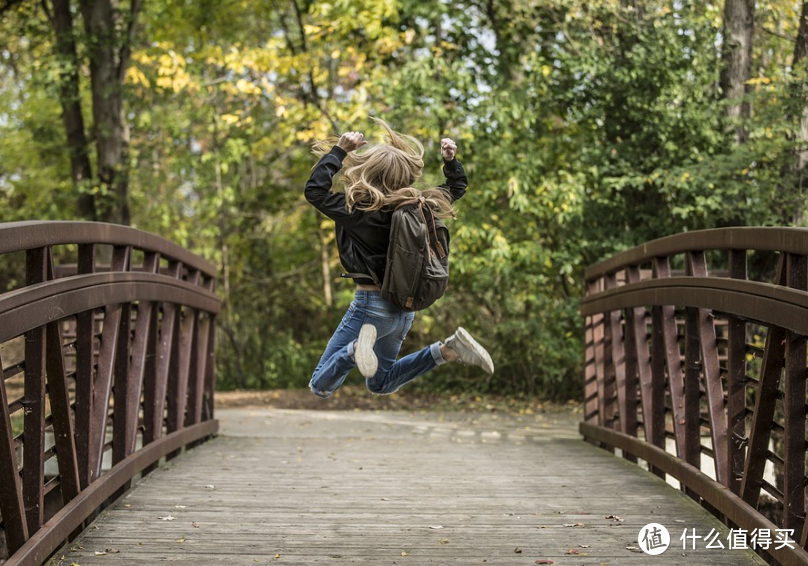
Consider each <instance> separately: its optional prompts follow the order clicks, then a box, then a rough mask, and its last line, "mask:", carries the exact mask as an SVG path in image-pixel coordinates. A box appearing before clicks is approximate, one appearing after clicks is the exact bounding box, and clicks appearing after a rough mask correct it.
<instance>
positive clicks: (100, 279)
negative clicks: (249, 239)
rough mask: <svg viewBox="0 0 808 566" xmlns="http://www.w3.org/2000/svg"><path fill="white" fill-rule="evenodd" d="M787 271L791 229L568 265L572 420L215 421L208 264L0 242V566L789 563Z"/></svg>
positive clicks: (100, 230) (793, 294)
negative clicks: (577, 356)
mask: <svg viewBox="0 0 808 566" xmlns="http://www.w3.org/2000/svg"><path fill="white" fill-rule="evenodd" d="M807 257H808V230H798V229H783V228H729V229H721V230H709V231H703V232H692V233H687V234H681V235H677V236H671V237H669V238H664V239H661V240H657V241H654V242H650V243H648V244H645V245H643V246H641V247H638V248H635V249H632V250H629V251H627V252H624V253H622V254H619V255H617V256H615V257H613V258H610V259H608V260H606V261H604V262H602V263H600V264H598V265H595V266H592V267H591V268H589V269H588V270H587V273H586V278H587V288H588V293H587V297H586V298H585V299H584V301H583V303H582V314H583V315H584V316H585V318H586V351H585V352H584V353H582V354H584V355H585V359H586V375H585V376H584V378H585V392H584V393H585V415H584V419H583V422H582V423H578V422H576V421H575V420H574V419H571V418H570V417H569V416H567V415H564V414H561V415H538V416H530V417H528V416H522V417H505V416H499V415H463V414H454V415H451V414H450V415H440V414H409V413H353V412H351V413H346V412H320V411H318V412H306V411H279V410H267V409H256V410H252V411H219V412H217V418H216V419H214V414H213V385H214V373H213V368H214V357H213V355H214V330H215V317H216V313H217V312H218V309H219V301H218V299H217V298H216V296H215V294H214V288H213V285H214V279H215V271H214V269H213V267H212V266H211V265H209V264H207V263H206V262H204V261H203V260H201V259H199V258H198V257H196V256H193V255H192V254H190V253H188V252H187V251H185V250H183V249H182V248H180V247H178V246H176V245H174V244H171V243H170V242H167V241H165V240H162V239H160V238H158V237H156V236H153V235H151V234H147V233H144V232H140V231H138V230H134V229H131V228H126V227H121V226H112V225H104V224H93V223H76V222H51V223H43V222H29V223H13V224H5V225H0V259H2V260H3V262H2V264H0V267H2V273H3V274H4V275H5V276H6V277H10V276H11V275H12V274H16V275H17V276H18V277H19V283H18V284H17V285H16V286H14V285H9V283H10V281H9V280H6V281H4V285H7V286H10V287H13V288H11V289H9V290H8V291H7V292H5V293H3V294H0V358H1V359H0V369H2V374H0V375H1V376H2V377H0V409H2V416H1V418H0V519H1V520H2V522H0V528H2V534H3V538H4V547H5V549H4V551H5V557H6V562H5V566H12V565H13V566H17V565H31V566H33V565H39V564H44V563H47V562H49V561H50V562H52V563H55V564H65V565H73V564H79V565H81V566H88V565H95V564H105V563H127V564H154V563H157V562H161V561H172V562H183V563H188V564H195V565H197V564H198V565H204V564H220V563H221V564H224V563H227V564H232V563H234V562H235V563H244V564H252V563H275V562H277V563H288V564H326V563H327V564H340V563H354V564H407V563H410V564H464V565H465V564H474V563H480V564H482V563H485V564H509V565H510V564H568V565H570V566H573V565H580V564H587V565H590V564H591V565H594V564H598V565H606V564H614V565H618V564H620V565H623V564H629V565H630V564H635V563H636V564H639V563H642V564H649V563H650V564H656V563H658V564H704V563H707V562H708V561H709V562H710V563H713V564H717V565H720V564H727V565H729V564H733V565H735V564H764V563H765V562H764V561H763V559H766V560H768V561H769V562H771V563H777V564H784V565H792V564H793V565H796V564H801V565H808V553H806V551H805V546H806V544H807V543H808V540H807V539H808V526H806V521H805V485H806V467H805V462H806V459H805V455H806V436H805V435H806V430H805V428H806V390H805V386H806V365H807V364H806V349H807V348H806V336H808V316H806V315H808V282H807V280H808V273H807V269H806V268H807V266H808V265H807V264H808V262H807V261H806V258H807ZM54 258H57V259H58V261H54ZM23 274H24V276H23ZM206 439H207V440H206ZM205 440H206V441H205ZM585 440H586V441H588V442H585ZM203 441H204V442H203ZM665 480H667V482H666V481H665ZM670 484H675V487H674V486H671V485H670ZM650 523H657V524H660V525H662V526H664V527H666V528H667V529H668V531H669V532H670V547H669V548H668V549H667V550H666V551H665V552H664V553H662V554H657V555H654V556H652V555H649V554H646V553H644V552H645V551H649V552H651V551H659V550H660V548H661V544H662V543H661V542H660V541H659V540H658V539H657V538H655V537H657V535H656V534H654V535H653V536H651V537H650V538H649V535H650V534H651V533H652V530H651V529H650V528H649V529H646V528H645V526H646V525H648V524H650ZM653 532H654V533H658V532H659V531H653ZM643 534H645V538H644V539H643ZM682 535H684V536H682ZM744 535H748V536H744ZM742 543H743V544H742ZM708 545H712V546H710V547H709V548H708ZM718 545H720V547H719V546H718ZM730 546H733V548H730ZM744 547H748V548H746V549H744ZM752 547H754V551H753V550H752V549H751V548H752ZM755 551H756V552H755ZM0 560H2V558H0Z"/></svg>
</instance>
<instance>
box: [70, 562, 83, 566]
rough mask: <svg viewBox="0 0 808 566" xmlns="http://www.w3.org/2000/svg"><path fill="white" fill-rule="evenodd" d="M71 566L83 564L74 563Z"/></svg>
mask: <svg viewBox="0 0 808 566" xmlns="http://www.w3.org/2000/svg"><path fill="white" fill-rule="evenodd" d="M70 566H81V564H78V563H76V562H73V563H72V564H70Z"/></svg>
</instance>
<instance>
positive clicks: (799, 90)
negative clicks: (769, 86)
mask: <svg viewBox="0 0 808 566" xmlns="http://www.w3.org/2000/svg"><path fill="white" fill-rule="evenodd" d="M806 55H808V0H805V1H803V3H802V13H801V14H800V27H799V30H798V32H797V43H796V45H795V46H794V59H793V61H792V63H791V68H792V69H796V68H797V66H798V65H799V64H800V63H802V60H803V59H804V58H805V56H806ZM795 95H796V97H797V99H798V100H800V101H801V103H802V104H801V107H798V108H799V115H800V127H799V129H798V130H797V132H796V138H797V139H796V142H797V149H796V152H795V153H796V155H795V163H794V170H795V171H794V173H795V175H794V177H795V183H796V191H797V199H795V201H796V203H797V204H796V206H795V207H794V212H793V218H792V221H793V222H794V224H795V225H796V226H800V225H802V223H803V220H804V207H805V205H804V198H803V195H804V189H805V166H806V164H807V163H808V88H806V85H805V83H804V82H803V83H802V84H799V85H797V87H796V92H795Z"/></svg>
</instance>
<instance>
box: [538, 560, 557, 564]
mask: <svg viewBox="0 0 808 566" xmlns="http://www.w3.org/2000/svg"><path fill="white" fill-rule="evenodd" d="M536 564H555V562H553V561H552V560H536Z"/></svg>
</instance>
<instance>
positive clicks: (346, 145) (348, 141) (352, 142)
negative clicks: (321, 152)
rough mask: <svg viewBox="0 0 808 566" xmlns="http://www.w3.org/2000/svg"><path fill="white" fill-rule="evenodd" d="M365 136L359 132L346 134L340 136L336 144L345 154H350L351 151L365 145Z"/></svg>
mask: <svg viewBox="0 0 808 566" xmlns="http://www.w3.org/2000/svg"><path fill="white" fill-rule="evenodd" d="M364 137H365V136H364V135H363V134H362V133H361V132H348V133H347V134H342V135H341V136H340V138H339V141H338V142H337V147H341V148H342V149H344V150H345V152H346V153H351V152H352V151H353V150H355V149H358V148H360V147H362V146H363V145H365V144H367V143H368V142H366V141H365V140H364V139H363V138H364Z"/></svg>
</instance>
